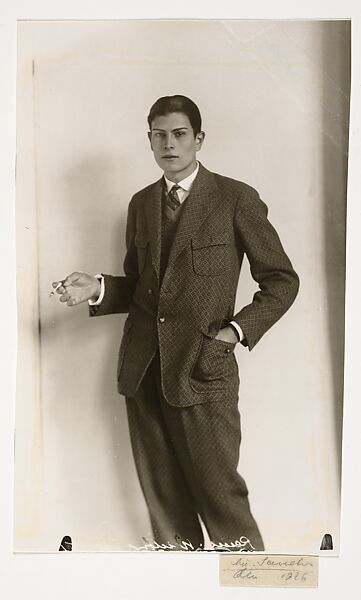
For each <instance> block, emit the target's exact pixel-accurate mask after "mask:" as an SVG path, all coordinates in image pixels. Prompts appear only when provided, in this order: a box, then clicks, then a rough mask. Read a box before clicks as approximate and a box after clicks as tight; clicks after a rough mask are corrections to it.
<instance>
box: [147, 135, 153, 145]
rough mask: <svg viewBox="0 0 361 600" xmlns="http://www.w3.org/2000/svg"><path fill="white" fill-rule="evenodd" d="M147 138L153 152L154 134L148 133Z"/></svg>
mask: <svg viewBox="0 0 361 600" xmlns="http://www.w3.org/2000/svg"><path fill="white" fill-rule="evenodd" d="M147 136H148V140H149V143H150V147H151V149H152V150H153V146H152V132H151V131H147Z"/></svg>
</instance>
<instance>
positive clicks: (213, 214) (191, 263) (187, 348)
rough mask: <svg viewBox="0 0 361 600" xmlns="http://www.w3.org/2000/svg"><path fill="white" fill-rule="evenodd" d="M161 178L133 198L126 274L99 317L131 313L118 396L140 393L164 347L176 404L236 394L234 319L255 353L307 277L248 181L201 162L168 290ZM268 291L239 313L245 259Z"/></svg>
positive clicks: (164, 372)
mask: <svg viewBox="0 0 361 600" xmlns="http://www.w3.org/2000/svg"><path fill="white" fill-rule="evenodd" d="M162 189H163V183H162V179H160V180H159V181H157V182H156V183H154V184H152V185H150V186H148V187H146V188H145V189H143V190H141V191H140V192H138V193H137V194H135V196H133V198H132V200H131V202H130V205H129V211H128V221H127V230H126V243H127V253H126V257H125V260H124V271H125V276H120V277H113V276H111V275H104V279H105V296H104V299H103V301H102V303H101V304H100V305H99V306H93V307H90V315H91V316H100V315H105V314H111V313H123V312H128V313H129V314H128V318H127V320H126V322H125V325H124V332H123V339H122V342H121V345H120V350H119V360H118V390H119V393H121V394H123V395H125V396H134V394H135V393H136V391H137V389H138V388H139V385H140V382H141V380H142V378H143V376H144V374H145V372H146V370H147V367H148V366H149V364H150V361H151V360H152V358H153V357H154V354H155V352H156V350H157V348H158V347H159V353H160V362H161V377H162V390H163V392H164V395H165V397H166V399H167V401H168V402H169V404H171V405H173V406H192V405H195V404H199V403H203V402H210V401H220V400H222V398H223V397H224V393H225V392H226V393H228V394H233V395H235V394H237V393H238V386H239V378H238V368H237V363H236V360H235V357H234V354H233V351H232V350H233V348H234V345H233V344H228V343H227V342H223V341H220V340H216V339H215V336H216V335H217V333H218V331H219V329H220V328H221V327H223V326H225V325H226V324H227V323H228V322H229V321H230V320H232V321H235V322H236V323H238V324H239V325H240V327H241V328H242V331H243V332H244V335H245V340H244V341H243V342H242V343H243V344H244V345H247V346H248V348H249V350H252V348H254V346H255V345H256V344H257V342H258V341H259V340H260V338H261V337H262V335H263V334H264V333H265V332H266V331H267V330H268V329H269V328H270V327H271V326H272V325H273V324H274V323H275V322H276V321H277V320H278V319H279V318H280V317H281V316H282V315H283V314H284V313H285V312H286V310H287V309H288V308H289V307H290V306H291V304H292V302H293V301H294V299H295V297H296V294H297V291H298V285H299V280H298V277H297V274H296V273H295V271H294V270H293V268H292V265H291V262H290V260H289V259H288V257H287V255H286V254H285V252H284V250H283V247H282V245H281V242H280V240H279V237H278V235H277V233H276V231H275V230H274V228H273V227H272V225H271V224H270V222H269V221H268V219H267V207H266V205H265V204H264V203H263V201H262V200H260V198H259V195H258V193H257V192H256V190H254V189H253V188H252V187H250V186H248V185H247V184H245V183H242V182H239V181H236V180H233V179H230V178H228V177H223V176H221V175H217V174H214V173H211V172H210V171H208V170H207V169H205V168H204V167H203V166H202V165H200V168H199V173H198V175H197V177H196V179H195V181H194V183H193V187H192V190H191V193H190V196H189V198H187V200H186V203H185V206H184V208H183V211H182V215H181V218H180V221H179V224H178V228H177V234H176V237H175V240H174V244H173V246H172V249H171V252H170V256H169V260H168V265H167V269H166V271H165V274H164V277H163V280H162V282H161V284H160V281H159V279H160V253H161V196H162ZM245 253H246V254H247V257H248V260H249V263H250V267H251V273H252V276H253V278H254V279H255V281H257V282H258V284H259V287H260V290H259V291H258V292H256V294H255V295H254V297H253V300H252V302H251V303H250V304H249V305H247V306H245V307H244V308H242V309H241V310H240V311H239V312H237V313H236V314H234V306H235V297H236V291H237V284H238V278H239V273H240V268H241V265H242V261H243V257H244V254H245Z"/></svg>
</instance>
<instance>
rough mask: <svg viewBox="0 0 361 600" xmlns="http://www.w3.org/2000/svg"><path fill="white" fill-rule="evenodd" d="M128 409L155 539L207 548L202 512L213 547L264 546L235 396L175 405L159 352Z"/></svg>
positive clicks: (128, 400)
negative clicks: (244, 473)
mask: <svg viewBox="0 0 361 600" xmlns="http://www.w3.org/2000/svg"><path fill="white" fill-rule="evenodd" d="M126 406H127V415H128V422H129V431H130V439H131V444H132V449H133V455H134V460H135V465H136V469H137V473H138V476H139V481H140V484H141V487H142V490H143V493H144V497H145V500H146V503H147V506H148V510H149V515H150V520H151V525H152V530H153V536H154V541H155V542H157V544H159V545H161V544H164V545H169V546H170V548H171V549H172V548H174V547H176V549H177V550H181V549H187V550H201V549H203V547H204V538H203V533H202V528H201V525H200V520H199V516H200V518H201V519H202V521H203V524H204V526H205V528H206V530H207V533H208V535H209V538H210V540H211V542H212V548H213V549H222V547H224V548H226V547H227V545H228V546H231V547H232V550H237V549H238V550H247V551H252V550H257V551H259V550H263V549H264V545H263V541H262V537H261V534H260V532H259V530H258V527H257V524H256V521H255V519H254V518H253V516H252V514H251V511H250V506H249V501H248V490H247V486H246V484H245V481H244V480H243V478H242V477H241V476H240V474H239V473H238V472H237V466H238V459H239V449H240V442H241V429H240V414H239V411H238V397H237V395H236V396H233V397H227V396H226V395H225V397H224V399H222V400H221V401H214V402H206V403H203V404H196V405H194V406H189V407H175V406H172V405H170V404H169V403H168V402H167V401H166V399H165V398H164V395H163V393H162V389H161V373H160V361H159V351H157V352H156V354H155V356H154V358H153V359H152V362H151V363H150V365H149V367H148V369H147V372H146V373H145V376H144V378H143V380H142V382H141V384H140V387H139V388H138V390H137V392H136V394H135V396H134V397H127V398H126ZM247 540H248V541H247Z"/></svg>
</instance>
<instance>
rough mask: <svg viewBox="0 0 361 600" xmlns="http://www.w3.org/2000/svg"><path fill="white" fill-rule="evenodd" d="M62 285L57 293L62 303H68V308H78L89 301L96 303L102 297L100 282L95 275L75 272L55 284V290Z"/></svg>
mask: <svg viewBox="0 0 361 600" xmlns="http://www.w3.org/2000/svg"><path fill="white" fill-rule="evenodd" d="M59 283H60V284H61V285H60V286H59V287H58V289H57V290H56V293H57V294H59V295H60V298H59V300H60V302H66V304H67V305H68V306H76V305H77V304H81V302H87V300H93V301H96V300H97V299H98V298H99V295H100V282H99V280H98V279H97V278H96V277H93V275H87V273H82V272H81V271H75V272H74V273H71V275H68V276H67V277H65V279H63V280H60V281H54V282H53V284H52V285H53V288H56V287H57V285H59Z"/></svg>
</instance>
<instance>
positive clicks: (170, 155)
mask: <svg viewBox="0 0 361 600" xmlns="http://www.w3.org/2000/svg"><path fill="white" fill-rule="evenodd" d="M162 158H178V156H174V155H173V154H166V155H165V156H162Z"/></svg>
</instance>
